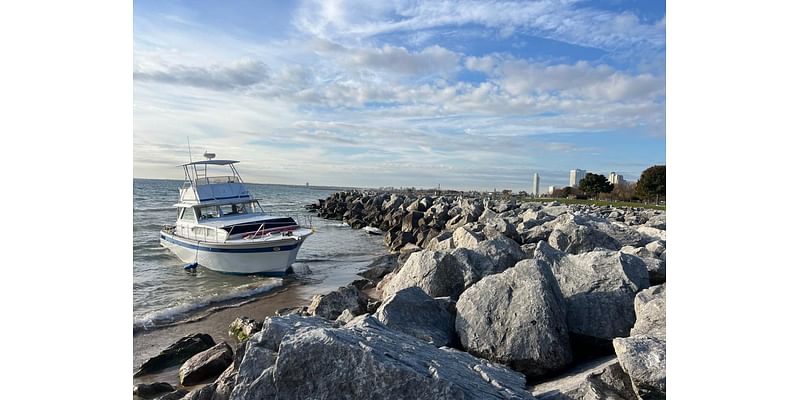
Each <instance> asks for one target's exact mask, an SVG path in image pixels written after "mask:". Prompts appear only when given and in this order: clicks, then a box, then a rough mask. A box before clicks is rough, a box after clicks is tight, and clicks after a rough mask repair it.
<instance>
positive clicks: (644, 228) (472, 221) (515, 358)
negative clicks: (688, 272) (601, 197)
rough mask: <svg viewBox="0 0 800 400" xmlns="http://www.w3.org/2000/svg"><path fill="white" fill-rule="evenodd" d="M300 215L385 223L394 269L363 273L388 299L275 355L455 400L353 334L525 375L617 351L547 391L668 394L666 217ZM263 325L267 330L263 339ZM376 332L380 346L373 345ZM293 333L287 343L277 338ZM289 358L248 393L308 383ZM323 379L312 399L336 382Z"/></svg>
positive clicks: (344, 315)
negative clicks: (307, 352)
mask: <svg viewBox="0 0 800 400" xmlns="http://www.w3.org/2000/svg"><path fill="white" fill-rule="evenodd" d="M309 208H310V209H312V210H314V211H316V212H317V213H318V215H319V216H322V217H326V218H334V219H339V220H344V221H345V222H347V223H348V224H350V225H351V226H352V227H354V228H357V227H359V226H366V225H370V226H374V227H377V228H380V229H381V230H383V231H384V232H385V236H384V243H385V244H386V246H387V248H388V249H389V250H390V251H391V252H392V253H393V254H394V255H395V256H397V257H398V258H397V264H396V265H394V266H393V267H392V268H389V267H382V268H374V267H371V268H370V269H369V270H368V271H365V272H364V276H369V278H368V279H370V281H371V282H372V283H373V284H375V289H374V290H375V292H374V295H375V296H377V297H379V298H381V299H382V300H383V304H381V306H380V307H378V309H377V311H376V310H375V309H374V308H373V309H371V310H367V311H365V312H366V313H367V314H369V313H371V312H374V315H372V316H370V315H360V316H357V312H353V311H352V310H350V309H347V311H346V312H342V311H338V310H337V311H338V313H335V314H336V317H338V320H337V321H335V322H334V321H331V322H329V325H326V326H325V327H317V328H313V327H309V328H307V329H306V330H303V329H299V330H286V332H290V333H287V334H286V335H284V336H283V337H284V339H282V340H281V344H280V347H279V346H277V345H275V346H274V347H270V349H271V350H270V352H271V353H270V354H275V353H277V352H278V351H280V352H283V351H284V344H286V345H289V343H292V345H291V346H295V344H297V346H298V347H297V348H296V349H294V350H290V348H291V347H287V348H286V351H289V352H291V353H292V354H293V355H294V353H295V352H298V353H299V351H300V350H299V349H300V347H307V348H314V349H316V350H315V351H327V352H330V353H331V354H332V355H330V357H331V359H330V360H329V361H330V362H333V360H334V359H337V360H340V361H338V362H340V363H343V365H348V366H351V367H352V368H355V369H356V370H358V371H362V370H363V371H365V374H367V375H369V376H371V375H370V374H373V373H375V371H376V370H383V371H392V372H393V373H396V374H397V376H407V377H408V378H407V379H408V380H409V381H410V382H415V383H416V384H418V385H429V387H428V389H429V391H430V392H431V393H434V395H433V397H436V396H438V395H440V394H442V395H443V394H445V393H446V394H447V395H451V396H456V397H460V396H461V395H460V394H459V395H456V394H457V393H460V392H458V389H454V387H455V388H458V387H459V386H458V385H456V386H452V385H451V386H446V385H444V386H443V385H442V382H438V381H430V380H425V379H423V378H422V377H420V376H416V375H414V374H413V373H409V372H408V371H406V370H405V369H403V368H405V367H403V368H400V367H397V366H394V364H393V362H394V361H391V360H385V359H383V358H382V355H381V354H373V353H368V354H367V355H365V354H364V353H363V352H362V351H361V350H359V351H356V352H355V353H353V351H354V350H353V349H355V348H356V344H357V343H363V342H362V340H369V341H372V340H376V342H375V343H374V344H375V346H377V347H375V346H373V343H372V342H370V344H369V345H368V346H369V347H370V348H372V349H386V351H387V353H388V354H394V353H393V352H398V351H399V352H401V353H402V352H403V351H404V350H403V349H406V348H416V347H415V346H416V345H410V344H409V343H408V342H407V341H408V340H409V339H408V338H413V339H414V340H417V341H419V342H422V343H425V344H428V345H430V346H432V347H433V346H439V347H441V346H445V345H446V346H451V347H453V349H451V348H443V349H440V350H446V351H447V352H450V353H452V354H457V355H458V357H464V356H468V357H472V358H473V359H476V360H478V359H482V360H487V361H485V362H489V361H491V362H498V363H501V364H504V365H505V366H506V367H508V368H510V369H512V370H515V371H517V372H519V373H522V374H524V375H526V376H527V378H528V379H531V380H534V381H539V380H541V379H551V378H552V377H554V376H556V375H557V374H559V373H564V372H565V371H568V370H570V369H571V368H573V367H576V365H575V364H576V363H585V364H586V365H594V364H592V362H593V361H594V360H596V359H597V357H599V356H608V355H611V354H612V351H613V352H615V353H616V358H614V359H613V361H608V360H607V361H608V362H607V363H606V364H603V365H602V366H599V367H597V368H595V369H593V370H592V371H591V373H589V374H584V375H581V377H580V378H579V379H572V378H570V377H569V376H563V377H558V378H555V379H554V381H556V380H559V383H557V384H555V385H556V386H558V385H560V386H559V387H560V388H561V389H563V390H553V391H551V392H550V393H543V394H542V395H543V396H544V395H546V396H547V397H546V398H552V399H556V398H559V399H567V398H576V399H577V398H582V399H588V398H623V399H624V398H634V397H636V396H640V397H642V398H660V397H658V396H662V395H665V393H666V383H665V376H666V369H665V354H666V353H665V349H666V321H665V320H664V319H662V318H661V315H665V313H664V312H663V310H664V309H665V304H666V296H665V291H666V285H665V284H664V285H661V286H654V285H659V284H662V283H664V282H666V214H665V212H664V211H660V210H646V209H641V208H630V207H613V206H596V205H577V204H570V205H563V204H559V203H557V202H550V203H539V202H527V203H522V204H518V203H517V202H515V201H513V200H511V201H505V200H503V201H498V200H493V199H488V198H480V197H467V196H453V195H444V196H434V195H413V194H398V193H392V194H389V193H371V192H340V193H337V194H334V195H332V196H331V197H329V198H328V199H325V200H320V201H319V204H317V205H314V206H312V207H309ZM651 286H653V287H652V288H650V289H648V287H651ZM371 290H372V289H371ZM662 293H663V296H662ZM345 308H346V307H345ZM309 309H311V307H309ZM319 314H321V313H319ZM329 317H330V316H329ZM336 317H333V318H331V319H335V318H336ZM381 321H382V322H383V323H381ZM301 325H302V324H301ZM662 327H663V330H662ZM451 329H452V330H451ZM268 331H270V329H268V327H267V326H266V325H265V327H264V329H262V335H263V334H264V333H265V332H268ZM272 331H274V328H273V329H272ZM301 331H302V333H301ZM312 331H313V332H315V333H313V334H312V333H311V332H312ZM378 332H380V335H383V338H384V339H386V340H387V341H378V340H377V339H372V338H373V336H372V335H373V334H375V335H377V334H379V333H378ZM387 332H392V333H391V334H389V333H387ZM452 332H455V334H453V333H452ZM397 335H401V336H397ZM288 337H292V339H291V340H289V341H286V340H288V339H286V338H288ZM400 337H403V338H406V339H403V340H400V339H399V338H400ZM251 340H252V339H251ZM262 340H263V339H262ZM612 344H613V345H612ZM358 346H362V344H358ZM398 346H399V347H398ZM408 346H411V347H408ZM390 348H391V349H392V351H389V350H388V349H390ZM434 348H435V347H434ZM456 349H458V350H456ZM362 350H363V349H362ZM460 350H464V352H462V351H460ZM437 354H438V353H437ZM334 355H335V356H334ZM298 357H299V359H302V357H301V356H298ZM326 357H328V355H326ZM337 357H338V358H337ZM475 357H478V358H475ZM401 359H402V358H401ZM341 360H345V361H341ZM395 361H397V360H395ZM662 361H663V362H662ZM309 362H310V361H309ZM437 362H438V361H437ZM604 362H605V361H604ZM287 363H288V364H286V365H282V361H281V358H280V357H278V361H277V362H275V363H273V364H272V365H271V366H270V367H263V368H262V375H259V376H261V378H260V379H261V380H260V381H259V380H258V379H256V380H254V381H252V383H251V386H254V387H263V388H267V389H263V390H269V392H259V393H260V395H265V394H270V395H274V394H275V393H279V392H280V390H279V389H280V388H284V389H283V390H288V392H286V393H295V392H292V390H295V389H289V386H282V385H289V384H290V382H293V383H292V384H294V385H300V386H302V385H303V383H302V382H300V381H297V380H295V381H292V380H291V379H297V378H292V377H291V373H299V372H298V371H297V369H298V368H299V366H298V365H294V364H291V363H289V362H288V361H287ZM354 363H358V366H356V365H355V364H354ZM386 363H388V364H386ZM412 364H413V363H412ZM387 365H391V366H387ZM436 365H437V366H441V365H440V364H438V363H437V364H436ZM406 367H408V365H406ZM281 368H283V369H281ZM482 368H488V367H482ZM592 368H594V367H592ZM279 370H280V371H283V372H280V373H278V372H279ZM412 370H414V368H412ZM267 371H269V372H267ZM437 371H438V370H437ZM506 371H507V370H506ZM437 373H438V372H437ZM264 374H266V375H264ZM331 374H332V376H336V373H334V372H331ZM431 374H432V372H431ZM301 376H302V375H301ZM662 377H663V379H662ZM307 378H308V379H310V377H307ZM573 378H574V377H573ZM561 379H563V380H561ZM281 381H285V383H279V382H281ZM264 382H267V383H268V384H267V383H264ZM269 382H271V383H269ZM377 382H379V384H380V385H386V386H385V387H384V388H383V389H385V390H389V392H390V393H395V392H392V390H395V389H394V388H395V386H397V385H399V383H397V382H393V383H392V382H390V381H385V380H383V378H379V379H377ZM259 385H262V386H259ZM325 385H328V384H327V383H326V384H325ZM331 385H333V386H325V389H324V390H323V391H322V392H320V393H323V394H324V393H330V392H328V391H329V390H333V388H335V387H338V386H336V385H337V384H331ZM512 386H513V385H512ZM554 387H555V386H554ZM306 389H307V390H317V388H310V387H306ZM259 390H262V389H259ZM363 390H366V392H365V393H372V392H371V391H370V390H372V389H367V388H364V389H363ZM234 392H236V391H235V390H234ZM634 392H635V393H636V394H633V393H634ZM280 393H283V392H280ZM398 393H399V392H398ZM411 393H415V392H413V391H412V392H411ZM426 393H427V392H426ZM506 394H508V393H506ZM387 396H389V397H391V395H385V394H383V395H382V396H381V397H387ZM464 396H465V397H466V398H469V395H464ZM256 397H258V396H256ZM344 397H347V396H346V395H345V396H344ZM425 397H431V396H425ZM483 397H491V396H483ZM242 398H248V397H242ZM401 398H402V397H401Z"/></svg>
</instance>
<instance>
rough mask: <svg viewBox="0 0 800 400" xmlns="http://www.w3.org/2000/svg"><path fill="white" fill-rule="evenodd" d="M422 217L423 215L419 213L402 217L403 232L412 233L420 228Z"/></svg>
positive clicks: (413, 212) (415, 212) (411, 213)
mask: <svg viewBox="0 0 800 400" xmlns="http://www.w3.org/2000/svg"><path fill="white" fill-rule="evenodd" d="M424 216H425V214H423V213H421V212H419V211H412V212H410V213H408V214H406V216H405V217H403V226H402V230H403V232H412V231H413V230H415V229H416V228H418V227H419V226H420V225H419V224H420V220H422V219H423V217H424Z"/></svg>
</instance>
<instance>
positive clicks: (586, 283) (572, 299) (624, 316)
mask: <svg viewBox="0 0 800 400" xmlns="http://www.w3.org/2000/svg"><path fill="white" fill-rule="evenodd" d="M533 259H534V260H536V261H537V262H540V263H543V265H545V266H548V267H549V268H550V269H551V270H552V271H553V275H554V276H555V278H556V280H557V281H558V286H559V288H560V289H561V293H562V295H563V296H564V299H565V300H566V304H567V324H568V326H569V330H570V333H573V334H578V335H583V336H587V337H591V338H597V339H604V340H610V339H612V338H615V337H618V336H626V335H627V334H628V332H629V331H630V328H631V327H632V326H633V324H634V322H636V316H635V314H634V310H633V299H634V297H635V296H636V293H637V292H639V291H640V290H642V289H644V288H647V287H648V286H649V279H648V275H647V267H646V266H645V265H644V263H643V262H642V260H641V259H639V258H638V257H635V256H631V255H629V254H624V253H621V252H618V251H616V252H615V251H606V250H598V251H592V252H589V253H582V254H577V255H572V254H566V253H563V252H561V251H558V250H556V249H553V248H552V247H550V246H549V245H548V244H547V243H545V242H539V244H538V246H537V248H536V252H535V255H534V258H533Z"/></svg>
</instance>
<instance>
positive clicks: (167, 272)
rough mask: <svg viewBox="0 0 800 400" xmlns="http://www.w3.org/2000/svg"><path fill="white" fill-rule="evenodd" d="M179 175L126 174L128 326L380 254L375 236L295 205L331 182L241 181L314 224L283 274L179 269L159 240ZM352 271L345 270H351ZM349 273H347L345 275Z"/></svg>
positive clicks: (272, 208) (242, 297) (267, 206)
mask: <svg viewBox="0 0 800 400" xmlns="http://www.w3.org/2000/svg"><path fill="white" fill-rule="evenodd" d="M182 183H183V182H181V181H174V180H150V179H134V180H133V329H134V333H136V332H137V331H142V330H150V329H153V328H156V327H159V326H166V325H174V324H176V323H181V322H184V321H187V320H191V319H192V318H196V317H198V316H200V315H203V314H207V313H209V312H213V311H214V310H216V309H219V308H223V307H232V306H235V305H237V304H241V303H243V302H247V301H250V300H252V299H253V298H256V297H258V296H260V295H263V294H266V293H268V292H270V291H272V290H275V289H276V288H279V287H281V286H283V285H287V284H290V283H293V284H297V283H299V284H301V285H303V284H312V285H313V284H315V283H316V284H318V283H321V282H325V281H331V282H337V280H336V279H335V278H336V275H337V271H338V270H342V271H343V270H348V271H352V269H353V266H354V265H366V264H368V263H369V262H370V261H371V260H373V259H374V258H375V257H377V256H380V255H382V254H385V252H386V250H385V248H384V247H383V242H382V237H381V236H375V235H369V234H367V233H366V232H364V231H363V230H354V229H350V227H348V226H347V225H345V224H343V223H341V222H337V221H329V220H324V219H321V218H317V217H315V216H314V214H313V213H309V212H307V211H305V209H304V208H303V206H305V205H306V204H310V203H314V202H316V201H317V199H321V198H325V197H328V196H329V195H330V194H332V193H334V192H335V191H336V190H334V189H320V188H313V187H305V186H284V185H262V184H248V185H247V187H248V189H249V190H250V193H251V195H252V196H253V197H255V198H257V199H260V200H261V206H262V207H263V208H264V211H266V212H267V213H268V214H271V215H288V216H292V217H297V216H301V219H305V218H311V220H310V222H311V224H312V225H313V227H314V228H315V230H316V232H315V233H314V234H313V235H311V236H310V237H309V238H308V239H307V240H306V241H305V243H303V245H302V247H301V248H300V252H299V253H298V255H297V261H296V262H295V264H294V265H293V268H294V269H295V270H296V271H298V274H296V276H294V277H290V278H285V279H284V278H268V277H260V276H238V275H226V274H221V273H217V272H214V271H211V270H207V269H204V268H202V267H200V268H198V269H197V272H196V273H188V272H186V271H184V270H183V265H184V264H185V263H183V262H181V261H180V260H179V259H178V258H177V257H175V256H174V255H173V254H172V253H171V252H169V251H168V250H166V249H165V248H163V247H161V245H160V244H159V231H160V229H161V227H162V226H163V225H166V224H174V223H175V217H176V210H175V208H173V207H172V204H175V203H176V202H178V188H179V187H180V186H181V185H182ZM351 273H352V272H351ZM348 276H349V275H348Z"/></svg>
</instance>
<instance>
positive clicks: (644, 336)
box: [613, 283, 667, 399]
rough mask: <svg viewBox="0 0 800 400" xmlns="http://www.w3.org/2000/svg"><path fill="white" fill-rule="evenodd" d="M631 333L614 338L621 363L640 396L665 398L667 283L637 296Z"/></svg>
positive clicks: (644, 397)
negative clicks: (623, 336) (627, 335)
mask: <svg viewBox="0 0 800 400" xmlns="http://www.w3.org/2000/svg"><path fill="white" fill-rule="evenodd" d="M634 307H635V309H636V325H634V327H633V329H631V332H630V333H631V336H630V337H625V338H616V339H614V342H613V344H614V351H615V352H616V353H617V358H619V362H620V365H621V366H622V369H623V370H625V372H626V373H627V374H628V375H630V377H631V380H632V382H633V386H634V388H635V389H636V391H637V393H638V395H639V396H640V397H641V398H642V399H665V398H666V391H667V284H666V283H665V284H663V285H659V286H655V287H652V288H649V289H647V290H643V291H642V292H641V293H639V294H638V295H636V301H635V303H634Z"/></svg>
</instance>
